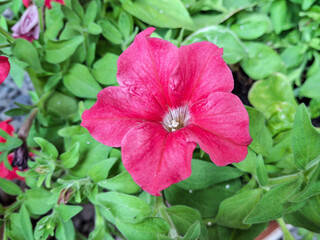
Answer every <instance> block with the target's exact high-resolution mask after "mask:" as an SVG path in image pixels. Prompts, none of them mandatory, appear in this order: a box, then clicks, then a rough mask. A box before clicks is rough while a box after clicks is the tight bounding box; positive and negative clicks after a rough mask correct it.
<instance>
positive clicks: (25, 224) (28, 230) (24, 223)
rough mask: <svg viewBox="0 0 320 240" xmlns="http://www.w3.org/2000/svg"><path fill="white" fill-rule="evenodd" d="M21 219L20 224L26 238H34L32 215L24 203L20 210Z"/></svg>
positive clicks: (31, 239) (30, 239) (27, 239)
mask: <svg viewBox="0 0 320 240" xmlns="http://www.w3.org/2000/svg"><path fill="white" fill-rule="evenodd" d="M19 220H20V226H21V229H22V231H23V235H24V237H25V239H26V240H33V239H34V238H33V230H32V224H31V220H30V215H29V212H28V210H27V208H26V207H25V205H22V206H21V208H20V211H19Z"/></svg>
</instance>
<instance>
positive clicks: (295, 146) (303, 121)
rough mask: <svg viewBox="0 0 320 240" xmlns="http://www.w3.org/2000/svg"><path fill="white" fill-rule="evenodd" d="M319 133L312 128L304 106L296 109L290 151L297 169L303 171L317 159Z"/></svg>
mask: <svg viewBox="0 0 320 240" xmlns="http://www.w3.org/2000/svg"><path fill="white" fill-rule="evenodd" d="M315 146H320V133H319V132H318V131H317V130H316V129H315V128H314V127H313V126H312V124H311V121H310V118H309V114H308V110H307V108H306V106H305V105H304V104H301V105H300V106H299V107H298V110H297V113H296V116H295V119H294V124H293V129H292V150H293V157H294V163H295V165H296V167H297V168H298V169H301V170H304V169H306V167H307V166H308V164H309V163H311V162H312V161H313V160H315V159H319V155H320V148H318V147H315Z"/></svg>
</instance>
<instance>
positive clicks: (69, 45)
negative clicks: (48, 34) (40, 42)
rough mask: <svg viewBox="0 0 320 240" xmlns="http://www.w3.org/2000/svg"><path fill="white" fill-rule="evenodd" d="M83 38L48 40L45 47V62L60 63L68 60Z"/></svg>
mask: <svg viewBox="0 0 320 240" xmlns="http://www.w3.org/2000/svg"><path fill="white" fill-rule="evenodd" d="M83 39H84V38H83V36H75V37H73V38H71V39H68V40H60V41H53V40H49V41H48V42H47V47H46V61H48V62H49V63H61V62H63V61H65V60H67V59H68V58H70V57H71V56H72V55H73V54H74V53H75V51H76V50H77V48H78V46H79V45H80V44H81V43H82V42H83Z"/></svg>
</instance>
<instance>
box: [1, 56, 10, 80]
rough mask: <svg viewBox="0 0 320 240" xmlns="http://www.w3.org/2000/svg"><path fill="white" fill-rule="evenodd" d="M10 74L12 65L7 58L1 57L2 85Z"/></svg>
mask: <svg viewBox="0 0 320 240" xmlns="http://www.w3.org/2000/svg"><path fill="white" fill-rule="evenodd" d="M9 72H10V63H9V60H8V58H7V57H4V56H0V84H1V83H3V82H4V80H6V78H7V77H8V74H9Z"/></svg>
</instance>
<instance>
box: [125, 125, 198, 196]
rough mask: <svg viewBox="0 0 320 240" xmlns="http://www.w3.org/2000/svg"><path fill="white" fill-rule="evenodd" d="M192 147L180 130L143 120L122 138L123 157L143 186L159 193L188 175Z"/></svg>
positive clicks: (155, 193)
mask: <svg viewBox="0 0 320 240" xmlns="http://www.w3.org/2000/svg"><path fill="white" fill-rule="evenodd" d="M195 147H196V144H195V143H192V142H187V141H186V137H185V133H184V131H182V130H179V131H176V132H171V133H169V132H167V131H166V130H165V129H164V128H163V126H162V125H161V124H159V123H143V124H140V125H138V126H136V127H134V128H132V129H131V130H130V131H129V132H128V134H127V135H126V136H125V137H124V138H123V141H122V161H123V164H124V166H125V168H126V169H127V170H128V172H129V173H130V174H131V176H132V178H133V180H134V181H135V182H136V183H137V184H138V185H139V186H140V187H141V188H142V189H143V190H145V191H146V192H148V193H150V194H152V195H156V196H160V191H161V190H163V189H165V188H167V187H169V186H170V185H172V184H174V183H177V182H179V181H181V180H184V179H186V178H187V177H189V176H190V174H191V159H192V152H193V150H194V149H195Z"/></svg>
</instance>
